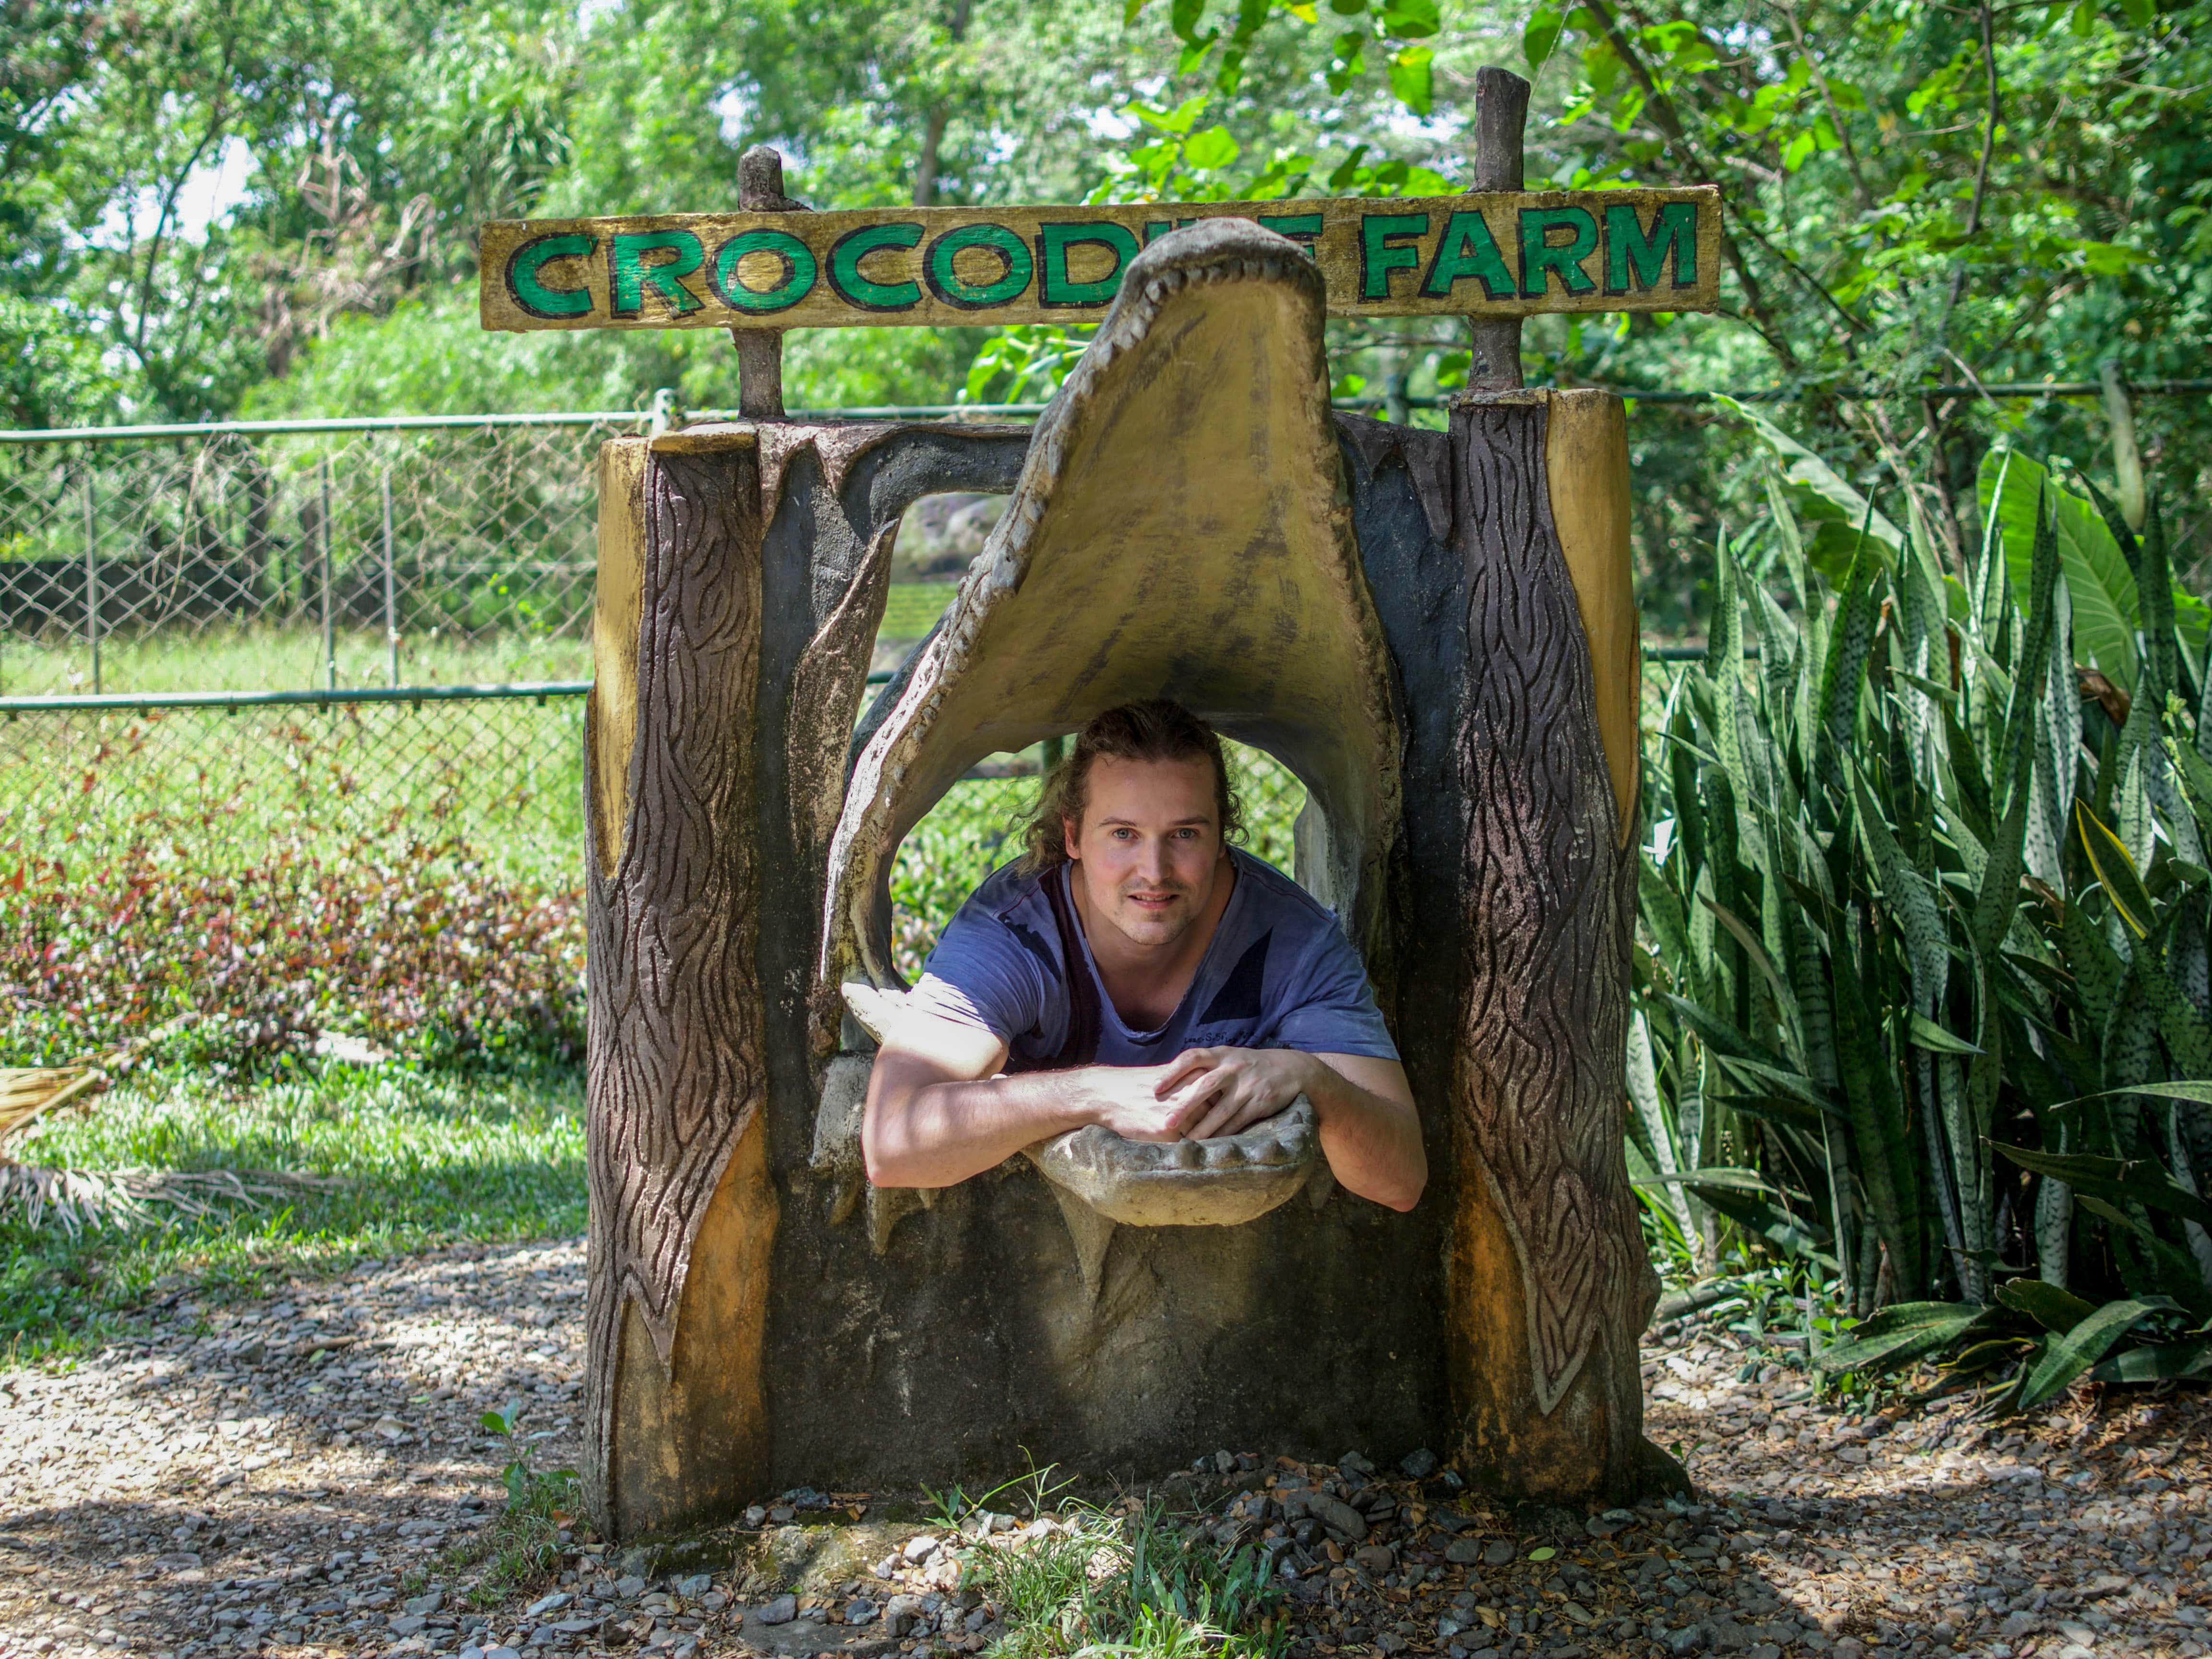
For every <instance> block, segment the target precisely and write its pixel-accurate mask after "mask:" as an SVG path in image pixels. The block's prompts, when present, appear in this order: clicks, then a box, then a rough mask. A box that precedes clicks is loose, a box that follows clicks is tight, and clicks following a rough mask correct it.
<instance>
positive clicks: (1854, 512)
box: [1713, 392, 1905, 555]
mask: <svg viewBox="0 0 2212 1659" xmlns="http://www.w3.org/2000/svg"><path fill="white" fill-rule="evenodd" d="M1713 401H1714V402H1715V403H1717V404H1719V405H1720V406H1721V407H1722V408H1723V409H1725V410H1729V412H1730V413H1732V414H1734V415H1735V416H1736V418H1737V419H1739V420H1741V422H1743V423H1744V424H1745V425H1746V426H1747V427H1749V428H1751V429H1752V430H1753V432H1755V433H1757V434H1758V435H1759V437H1760V439H1762V440H1763V441H1765V444H1766V447H1768V448H1769V449H1771V450H1772V451H1773V452H1774V454H1775V459H1778V461H1780V462H1781V464H1782V477H1783V479H1784V482H1785V483H1790V484H1791V485H1794V486H1795V487H1796V488H1797V489H1807V490H1810V491H1811V492H1812V493H1813V494H1814V495H1817V496H1819V497H1820V499H1821V500H1822V501H1827V502H1830V503H1831V504H1832V505H1834V506H1836V507H1841V508H1843V510H1844V515H1845V516H1846V517H1847V518H1849V519H1850V521H1851V522H1852V523H1853V524H1858V523H1861V522H1864V523H1865V525H1866V526H1867V528H1868V530H1869V532H1870V533H1871V534H1872V535H1873V537H1874V538H1875V540H1876V541H1878V542H1879V543H1881V545H1882V546H1883V547H1884V548H1885V549H1887V550H1888V552H1889V553H1890V554H1891V555H1895V553H1896V552H1897V550H1899V548H1901V547H1903V546H1904V545H1905V532H1903V531H1901V530H1899V528H1898V527H1897V526H1895V525H1893V524H1892V523H1891V522H1890V521H1889V520H1887V519H1886V518H1884V517H1882V515H1881V513H1876V512H1874V511H1872V508H1871V504H1870V503H1869V501H1868V500H1867V498H1866V497H1865V496H1863V495H1860V494H1859V492H1858V491H1857V490H1856V489H1852V488H1851V486H1850V484H1849V483H1845V482H1844V476H1843V474H1841V473H1840V472H1838V471H1836V470H1835V468H1833V467H1832V466H1830V465H1828V464H1827V462H1826V461H1824V460H1822V459H1820V457H1819V456H1818V455H1816V454H1814V453H1813V452H1812V451H1811V450H1809V449H1808V448H1806V447H1805V446H1804V445H1802V444H1801V443H1799V442H1798V441H1796V439H1795V438H1793V437H1791V436H1790V435H1789V434H1788V433H1786V432H1784V430H1783V429H1782V428H1780V427H1778V426H1777V425H1775V424H1774V422H1771V421H1770V420H1768V419H1767V418H1766V416H1764V415H1761V414H1760V413H1759V411H1758V410H1755V409H1753V408H1751V407H1750V406H1749V405H1748V404H1742V403H1739V402H1738V401H1737V400H1736V399H1735V398H1731V397H1729V395H1728V394H1727V393H1725V392H1715V393H1714V394H1713Z"/></svg>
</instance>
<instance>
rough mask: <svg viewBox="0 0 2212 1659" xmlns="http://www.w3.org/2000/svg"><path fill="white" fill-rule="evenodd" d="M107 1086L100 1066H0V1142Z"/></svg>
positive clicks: (5, 1143) (2, 1144) (5, 1142)
mask: <svg viewBox="0 0 2212 1659" xmlns="http://www.w3.org/2000/svg"><path fill="white" fill-rule="evenodd" d="M106 1086H107V1074H106V1073H105V1072H103V1071H101V1070H100V1067H99V1066H4V1067H0V1146H6V1145H7V1143H8V1142H9V1140H10V1139H14V1138H15V1136H16V1135H17V1134H19V1133H21V1132H22V1131H23V1130H26V1129H27V1128H29V1127H31V1125H32V1124H33V1123H35V1122H37V1121H39V1119H40V1118H41V1117H43V1116H44V1115H46V1113H48V1112H51V1111H52V1110H53V1109H55V1108H56V1107H57V1106H65V1105H67V1104H68V1103H70V1101H72V1100H81V1099H82V1098H83V1097H85V1096H87V1095H88V1094H92V1093H94V1091H98V1090H100V1089H104V1088H106Z"/></svg>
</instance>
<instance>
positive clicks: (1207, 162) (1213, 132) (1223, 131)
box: [1182, 123, 1240, 172]
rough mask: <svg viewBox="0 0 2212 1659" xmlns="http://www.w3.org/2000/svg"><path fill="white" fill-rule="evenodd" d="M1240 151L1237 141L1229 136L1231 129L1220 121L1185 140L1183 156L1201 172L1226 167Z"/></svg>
mask: <svg viewBox="0 0 2212 1659" xmlns="http://www.w3.org/2000/svg"><path fill="white" fill-rule="evenodd" d="M1239 153H1240V150H1239V147H1238V145H1237V141H1236V140H1235V139H1234V138H1231V137H1230V136H1229V129H1228V128H1227V127H1225V126H1222V125H1218V123H1217V124H1216V125H1213V126H1210V127H1207V128H1206V129H1205V130H1204V131H1200V132H1194V133H1193V134H1191V135H1190V137H1188V138H1187V139H1185V140H1184V141H1183V146H1182V158H1183V160H1184V161H1188V162H1189V163H1190V164H1191V166H1193V167H1196V168H1198V169H1199V170H1200V172H1211V171H1212V170H1213V169H1214V168H1216V167H1227V166H1228V165H1229V164H1230V163H1231V161H1235V160H1236V159H1237V155H1238V154H1239Z"/></svg>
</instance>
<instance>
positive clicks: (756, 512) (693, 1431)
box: [586, 438, 776, 1533]
mask: <svg viewBox="0 0 2212 1659" xmlns="http://www.w3.org/2000/svg"><path fill="white" fill-rule="evenodd" d="M647 445H648V441H647V440H645V439H641V438H640V439H625V440H621V441H617V442H614V443H611V444H609V445H608V446H607V447H606V448H605V451H604V452H603V453H602V459H601V463H600V477H599V482H600V494H599V599H598V609H597V612H596V614H595V617H594V619H593V629H592V654H593V669H594V684H593V690H592V698H591V702H590V705H589V709H588V713H587V716H586V734H587V735H586V742H587V745H588V754H589V766H588V781H587V785H586V787H587V789H588V791H589V802H588V805H589V811H588V814H587V817H588V825H587V831H586V834H587V843H588V853H587V863H586V884H587V892H588V902H589V929H590V935H589V937H590V970H589V971H590V996H589V1006H590V1079H591V1080H590V1090H589V1096H588V1114H589V1115H588V1119H587V1126H586V1145H587V1151H586V1157H587V1160H588V1168H589V1176H590V1193H591V1245H590V1269H589V1279H590V1301H589V1304H588V1313H587V1328H588V1335H589V1341H590V1349H591V1352H590V1369H589V1371H588V1373H587V1377H588V1380H587V1383H586V1413H587V1417H586V1423H587V1430H586V1453H587V1455H586V1480H587V1482H588V1484H589V1496H590V1501H591V1503H592V1507H593V1509H594V1510H595V1511H597V1512H598V1513H599V1514H600V1515H601V1516H602V1517H603V1519H604V1520H605V1521H606V1522H608V1523H610V1525H611V1528H612V1529H613V1530H615V1531H616V1532H617V1533H622V1532H627V1531H631V1530H635V1529H636V1528H638V1527H640V1526H650V1525H652V1524H653V1523H654V1522H656V1521H657V1520H659V1518H661V1517H663V1516H667V1515H671V1514H676V1513H695V1512H699V1511H702V1510H712V1509H714V1508H717V1507H720V1506H721V1504H724V1503H726V1502H727V1501H729V1500H731V1499H732V1498H735V1496H736V1495H737V1494H738V1493H739V1492H744V1491H746V1490H749V1489H750V1487H751V1486H753V1485H754V1484H755V1483H757V1480H759V1478H760V1476H761V1474H762V1466H763V1455H764V1451H765V1445H764V1437H765V1431H766V1420H767V1419H766V1413H765V1407H764V1406H763V1397H762V1368H761V1349H762V1335H763V1328H764V1326H763V1320H764V1316H765V1311H766V1308H767V1299H768V1298H767V1294H766V1278H767V1268H768V1252H769V1246H770V1244H771V1243H772V1241H773V1239H774V1237H775V1220H776V1200H775V1189H774V1188H773V1186H772V1185H771V1184H770V1183H769V1180H768V1177H767V1162H766V1158H765V1153H764V1145H765V1141H766V1129H767V1123H766V1119H765V1116H764V1115H763V1111H762V1107H763V1103H764V1101H765V1098H766V1091H767V1065H766V1054H765V1047H764V1036H763V1029H762V1025H763V1000H762V997H761V994H760V987H759V981H758V972H757V955H758V940H757V914H758V903H757V888H758V884H759V880H760V875H761V872H760V871H759V869H758V867H757V859H756V855H755V846H754V842H755V836H754V834H753V829H754V823H755V819H756V817H757V811H756V803H755V800H754V793H755V791H754V787H753V777H754V747H755V744H754V720H753V705H754V699H755V690H756V684H757V671H756V669H757V660H758V658H759V654H760V645H761V557H760V554H761V524H760V505H759V479H758V475H757V456H756V454H755V453H754V452H753V451H752V450H751V449H750V448H749V447H748V448H731V449H725V450H722V451H720V452H719V453H711V454H705V455H653V454H651V453H649V452H648V447H647ZM710 1212H712V1213H713V1215H714V1225H713V1226H712V1227H711V1228H709V1227H706V1226H705V1224H706V1223H707V1221H708V1216H709V1213H710Z"/></svg>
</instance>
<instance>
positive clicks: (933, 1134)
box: [860, 1011, 1180, 1187]
mask: <svg viewBox="0 0 2212 1659" xmlns="http://www.w3.org/2000/svg"><path fill="white" fill-rule="evenodd" d="M884 1039H885V1040H884V1045H883V1047H882V1048H880V1049H878V1051H877V1054H876V1063H875V1067H874V1069H873V1070H872V1072H870V1073H869V1074H868V1103H867V1110H866V1115H864V1116H863V1117H862V1119H861V1121H860V1152H861V1156H862V1157H863V1158H865V1159H866V1164H867V1170H868V1180H869V1182H871V1183H872V1184H873V1185H875V1186H878V1187H950V1186H952V1185H954V1184H955V1183H956V1182H963V1181H965V1180H967V1179H968V1177H969V1176H973V1175H980V1174H981V1173H982V1172H983V1171H984V1170H990V1169H995V1168H997V1167H998V1166H999V1165H1000V1164H1003V1163H1005V1162H1006V1160H1007V1159H1008V1158H1012V1156H1013V1155H1014V1154H1015V1153H1016V1152H1019V1151H1021V1150H1022V1148H1023V1147H1024V1146H1032V1145H1034V1144H1035V1143H1036V1142H1037V1141H1040V1140H1043V1139H1047V1138H1048V1137H1049V1136H1052V1135H1056V1134H1060V1133H1063V1132H1065V1131H1066V1130H1069V1129H1079V1128H1082V1127H1084V1126H1085V1125H1086V1124H1091V1123H1101V1124H1103V1125H1105V1127H1108V1128H1109V1129H1111V1130H1112V1131H1113V1132H1114V1133H1116V1134H1118V1135H1121V1136H1122V1137H1123V1138H1124V1139H1129V1140H1174V1139H1177V1138H1178V1136H1177V1133H1176V1131H1175V1130H1174V1129H1171V1128H1170V1127H1168V1121H1169V1119H1170V1117H1171V1116H1172V1115H1174V1113H1175V1111H1176V1108H1177V1107H1178V1105H1179V1104H1180V1103H1179V1102H1176V1101H1171V1100H1162V1099H1161V1098H1159V1096H1158V1091H1157V1087H1156V1085H1158V1082H1159V1079H1161V1077H1162V1076H1163V1075H1164V1073H1165V1072H1166V1070H1167V1068H1166V1067H1165V1066H1079V1067H1077V1068H1075V1069H1074V1070H1073V1071H1065V1072H1030V1073H1024V1074H1022V1075H1020V1076H1018V1077H997V1076H994V1075H993V1074H994V1073H996V1072H997V1071H998V1069H999V1068H1000V1066H1003V1065H1005V1064H1006V1044H1005V1043H1004V1042H1001V1041H1000V1039H999V1038H998V1037H997V1036H994V1035H993V1034H992V1033H991V1032H989V1031H987V1030H983V1029H981V1027H979V1026H975V1025H969V1024H963V1023H962V1022H960V1021H958V1020H950V1019H941V1018H937V1017H936V1016H934V1015H932V1014H924V1013H919V1012H912V1011H909V1012H907V1013H906V1014H905V1015H903V1016H902V1018H900V1019H899V1021H898V1023H897V1024H896V1025H895V1026H894V1027H893V1028H892V1029H891V1030H889V1031H887V1032H886V1033H885V1034H884Z"/></svg>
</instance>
